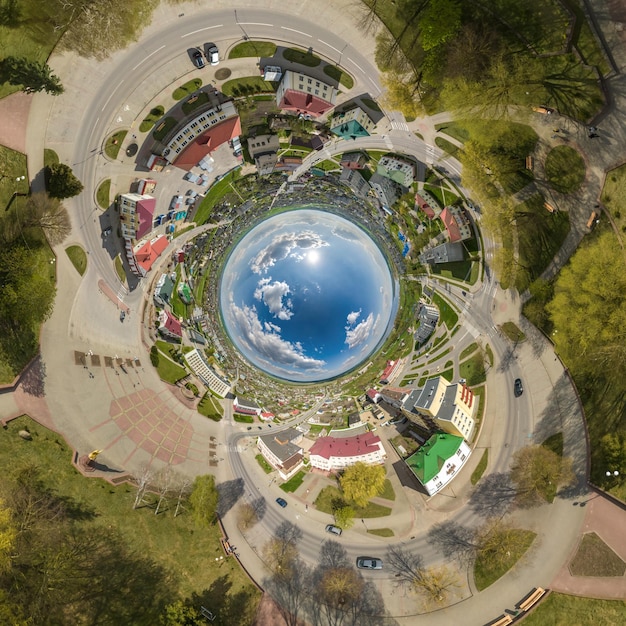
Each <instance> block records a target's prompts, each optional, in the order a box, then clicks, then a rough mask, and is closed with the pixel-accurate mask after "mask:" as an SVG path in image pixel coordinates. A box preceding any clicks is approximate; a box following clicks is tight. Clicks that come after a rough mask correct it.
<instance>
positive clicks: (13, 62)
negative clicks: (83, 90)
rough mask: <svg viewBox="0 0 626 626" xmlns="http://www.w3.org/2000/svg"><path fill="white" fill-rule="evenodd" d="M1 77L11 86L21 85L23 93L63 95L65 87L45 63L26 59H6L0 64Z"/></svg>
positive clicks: (11, 57)
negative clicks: (37, 92) (35, 92)
mask: <svg viewBox="0 0 626 626" xmlns="http://www.w3.org/2000/svg"><path fill="white" fill-rule="evenodd" d="M0 77H1V78H3V79H4V80H5V81H6V82H8V83H9V84H11V85H21V86H22V87H23V91H26V92H32V91H46V93H50V94H52V95H55V96H57V95H59V94H60V93H63V85H61V81H60V79H59V77H58V76H55V75H54V74H53V73H52V71H51V69H50V67H49V66H48V65H47V64H45V63H38V62H37V61H30V60H29V59H26V58H24V57H13V56H10V57H6V58H5V59H3V60H2V61H1V62H0Z"/></svg>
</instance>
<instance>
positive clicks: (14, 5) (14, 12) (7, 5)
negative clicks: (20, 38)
mask: <svg viewBox="0 0 626 626" xmlns="http://www.w3.org/2000/svg"><path fill="white" fill-rule="evenodd" d="M21 16H22V10H21V7H20V5H19V4H18V0H3V1H2V2H0V25H1V26H7V27H8V28H15V27H16V26H19V23H20V17H21Z"/></svg>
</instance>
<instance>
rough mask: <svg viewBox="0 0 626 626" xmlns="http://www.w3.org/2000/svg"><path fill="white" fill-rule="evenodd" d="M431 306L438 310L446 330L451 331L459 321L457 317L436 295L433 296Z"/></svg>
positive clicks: (450, 306) (449, 306)
mask: <svg viewBox="0 0 626 626" xmlns="http://www.w3.org/2000/svg"><path fill="white" fill-rule="evenodd" d="M433 304H434V305H435V306H437V308H438V309H439V314H440V315H441V320H442V321H443V323H444V324H445V325H446V326H447V328H448V330H452V329H453V328H454V327H455V326H456V325H457V323H458V321H459V316H458V315H457V313H456V311H455V310H454V309H453V308H452V305H450V304H448V303H447V302H446V301H445V300H444V299H443V298H442V297H441V296H440V295H439V294H438V293H435V294H433Z"/></svg>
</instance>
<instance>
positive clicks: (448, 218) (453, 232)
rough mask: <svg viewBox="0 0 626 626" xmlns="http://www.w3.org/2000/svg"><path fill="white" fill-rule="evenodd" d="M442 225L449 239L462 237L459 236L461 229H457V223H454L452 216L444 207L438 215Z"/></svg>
mask: <svg viewBox="0 0 626 626" xmlns="http://www.w3.org/2000/svg"><path fill="white" fill-rule="evenodd" d="M439 217H440V218H441V221H442V222H443V225H444V226H445V227H446V230H447V231H448V236H449V237H450V241H452V242H454V241H462V239H463V237H462V236H461V231H460V230H459V225H458V224H457V223H456V220H455V219H454V216H453V215H452V213H451V212H450V211H449V210H448V207H446V208H445V209H444V210H443V211H442V212H441V215H440V216H439Z"/></svg>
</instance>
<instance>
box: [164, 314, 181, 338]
mask: <svg viewBox="0 0 626 626" xmlns="http://www.w3.org/2000/svg"><path fill="white" fill-rule="evenodd" d="M163 326H165V328H167V330H169V331H170V332H171V333H172V334H174V335H177V336H178V337H182V336H183V329H182V326H181V324H180V320H177V319H176V318H175V317H174V316H173V315H172V314H171V313H170V312H169V311H166V312H165V324H163Z"/></svg>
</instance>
